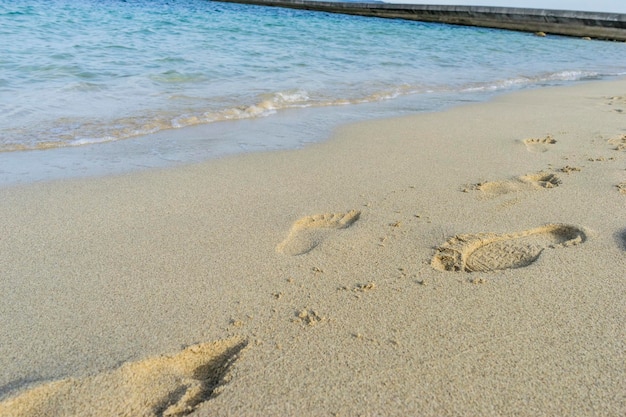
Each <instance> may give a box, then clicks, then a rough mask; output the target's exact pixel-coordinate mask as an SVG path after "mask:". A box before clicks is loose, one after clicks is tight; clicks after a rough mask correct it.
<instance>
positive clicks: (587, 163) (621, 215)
mask: <svg viewBox="0 0 626 417" xmlns="http://www.w3.org/2000/svg"><path fill="white" fill-rule="evenodd" d="M625 148H626V81H610V82H594V83H589V84H585V85H578V86H573V87H561V88H547V89H541V90H537V91H526V92H521V93H516V94H512V95H507V96H503V97H500V98H498V99H496V100H494V101H492V102H490V103H486V104H477V105H468V106H464V107H459V108H455V109H452V110H449V111H446V112H443V113H437V114H424V115H416V116H411V117H405V118H399V119H394V120H381V121H370V122H365V123H359V124H356V125H351V126H346V127H344V128H342V129H340V130H339V131H338V132H337V133H336V135H335V137H334V138H333V139H332V140H329V141H327V142H324V143H321V144H316V145H312V146H310V147H308V148H307V149H305V150H297V151H286V152H271V153H259V154H250V155H243V156H237V157H232V158H225V159H222V160H217V161H210V162H206V163H203V164H198V165H193V166H187V167H184V168H176V169H170V170H160V171H150V172H143V173H138V174H132V175H125V176H119V177H107V178H101V179H84V180H72V181H63V182H58V183H49V184H35V185H29V186H23V187H11V188H5V189H2V190H0V201H2V204H1V205H0V219H1V220H0V268H1V269H0V273H1V279H0V294H2V298H1V301H0V317H1V320H2V321H1V325H0V326H1V328H0V330H1V337H2V339H1V340H0V370H1V371H0V400H2V402H0V415H2V416H51V415H55V416H66V415H67V416H69V415H76V416H90V415H94V416H112V415H128V416H152V415H174V416H177V415H185V414H187V413H192V414H191V415H194V416H220V415H233V416H273V415H277V416H288V415H294V416H295V415H307V416H318V415H319V416H324V415H345V416H352V415H366V416H367V415H384V416H407V415H415V416H417V415H419V416H445V415H467V416H477V415H480V416H502V415H520V416H525V415H528V416H539V415H546V416H555V415H559V416H570V415H571V416H574V415H576V416H592V415H593V416H623V415H626V390H625V389H624V387H626V326H625V325H624V323H626V297H625V294H626V195H624V193H625V191H624V190H625V189H626V185H625V184H626V149H625Z"/></svg>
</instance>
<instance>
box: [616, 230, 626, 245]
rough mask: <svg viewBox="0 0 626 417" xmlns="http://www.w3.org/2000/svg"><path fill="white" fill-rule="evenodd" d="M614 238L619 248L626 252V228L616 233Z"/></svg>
mask: <svg viewBox="0 0 626 417" xmlns="http://www.w3.org/2000/svg"><path fill="white" fill-rule="evenodd" d="M614 236H615V242H617V246H619V247H620V249H621V250H623V251H626V228H624V229H622V230H620V231H619V232H617V233H615V235H614Z"/></svg>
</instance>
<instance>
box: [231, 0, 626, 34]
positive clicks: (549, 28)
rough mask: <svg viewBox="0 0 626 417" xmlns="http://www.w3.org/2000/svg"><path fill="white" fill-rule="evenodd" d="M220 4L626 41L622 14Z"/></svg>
mask: <svg viewBox="0 0 626 417" xmlns="http://www.w3.org/2000/svg"><path fill="white" fill-rule="evenodd" d="M220 1H226V2H229V3H242V4H254V5H260V6H274V7H286V8H292V9H305V10H315V11H323V12H329V13H342V14H352V15H359V16H374V17H382V18H391V19H408V20H418V21H423V22H436V23H448V24H454V25H465V26H480V27H489V28H497V29H509V30H518V31H524V32H535V33H537V32H543V33H546V34H555V35H565V36H577V37H589V38H594V39H603V40H614V41H626V14H622V13H603V12H584V11H570V10H548V9H526V8H517V7H486V6H442V5H422V4H391V3H354V2H327V1H309V0H220Z"/></svg>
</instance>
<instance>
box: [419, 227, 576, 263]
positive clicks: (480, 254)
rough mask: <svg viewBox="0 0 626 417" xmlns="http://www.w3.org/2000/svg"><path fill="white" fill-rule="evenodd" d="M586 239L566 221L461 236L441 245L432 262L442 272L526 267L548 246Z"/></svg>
mask: <svg viewBox="0 0 626 417" xmlns="http://www.w3.org/2000/svg"><path fill="white" fill-rule="evenodd" d="M585 239H586V236H585V233H584V232H583V231H582V230H581V229H579V228H577V227H574V226H569V225H562V224H549V225H546V226H542V227H538V228H535V229H530V230H525V231H523V232H518V233H511V234H500V235H499V234H495V233H477V234H464V235H458V236H455V237H453V238H451V239H449V240H448V241H447V242H446V243H444V244H443V245H442V246H440V247H439V248H437V252H436V253H435V256H434V257H433V259H432V261H431V265H432V267H433V268H435V269H438V270H440V271H463V272H491V271H497V270H502V269H512V268H522V267H525V266H528V265H530V264H532V263H533V262H535V261H536V260H537V258H539V256H540V255H541V253H542V252H543V251H544V250H545V249H546V248H557V247H565V246H572V245H576V244H578V243H582V242H584V241H585Z"/></svg>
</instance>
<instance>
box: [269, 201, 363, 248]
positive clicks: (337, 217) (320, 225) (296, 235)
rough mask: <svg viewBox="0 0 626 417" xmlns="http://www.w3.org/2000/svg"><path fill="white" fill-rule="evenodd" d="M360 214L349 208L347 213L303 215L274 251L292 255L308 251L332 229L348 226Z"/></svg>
mask: <svg viewBox="0 0 626 417" xmlns="http://www.w3.org/2000/svg"><path fill="white" fill-rule="evenodd" d="M360 216H361V212H360V211H357V210H350V211H348V212H347V213H326V214H318V215H314V216H307V217H303V218H301V219H300V220H298V221H296V222H295V223H294V224H293V226H291V230H289V235H288V236H287V238H286V239H285V240H283V241H282V242H281V243H280V244H279V245H278V246H277V247H276V251H277V252H280V253H284V254H287V255H292V256H295V255H302V254H304V253H307V252H310V251H311V250H313V249H314V248H315V247H316V246H317V245H319V244H320V243H321V242H322V241H323V240H324V239H326V238H327V236H328V234H329V233H331V232H332V231H333V230H336V229H345V228H347V227H350V226H351V225H352V224H353V223H354V222H356V221H357V220H358V219H359V217H360Z"/></svg>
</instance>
